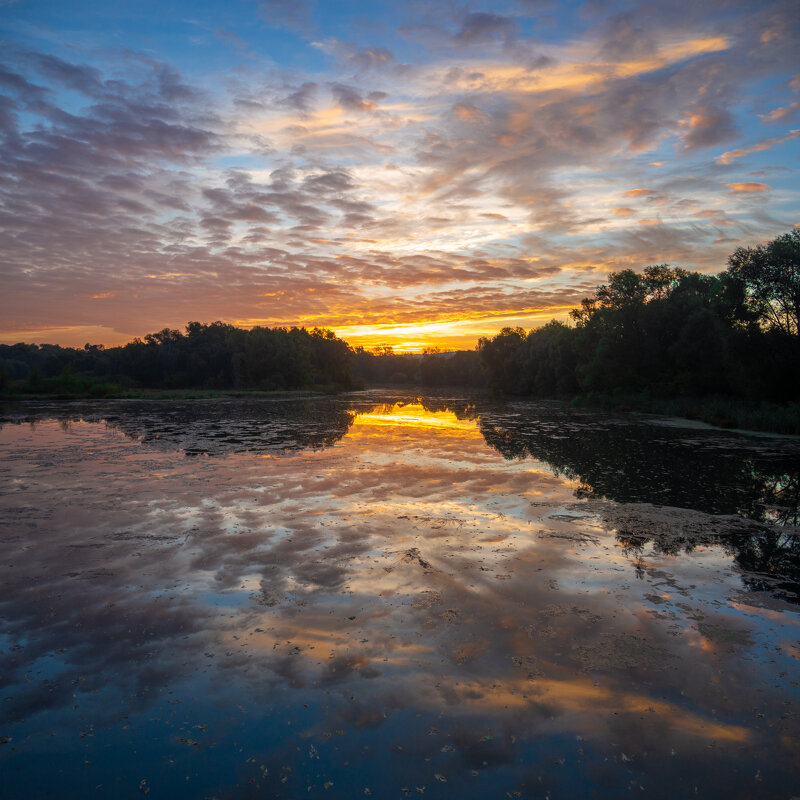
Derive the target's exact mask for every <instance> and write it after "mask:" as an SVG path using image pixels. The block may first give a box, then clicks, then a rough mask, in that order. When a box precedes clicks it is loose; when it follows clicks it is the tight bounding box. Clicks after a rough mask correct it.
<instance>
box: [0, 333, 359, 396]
mask: <svg viewBox="0 0 800 800" xmlns="http://www.w3.org/2000/svg"><path fill="white" fill-rule="evenodd" d="M351 360H352V351H351V349H350V347H349V346H348V345H347V343H346V342H344V341H343V340H342V339H339V338H337V337H336V336H335V335H334V334H333V332H332V331H329V330H323V329H319V328H315V329H313V330H311V331H309V330H306V329H305V328H262V327H255V328H252V329H250V330H247V329H243V328H237V327H235V326H233V325H228V324H225V323H223V322H213V323H211V324H208V325H206V324H202V323H200V322H190V323H189V324H188V325H187V326H186V329H185V331H179V330H172V329H169V328H164V330H161V331H159V332H157V333H151V334H148V335H147V336H145V337H144V338H143V339H139V338H136V339H134V340H133V341H132V342H129V343H128V344H126V345H123V346H120V347H107V348H104V347H102V346H101V345H90V344H87V345H86V346H85V347H84V348H82V349H79V348H69V347H59V346H58V345H35V344H15V345H0V389H4V390H5V391H6V392H7V393H8V392H10V391H14V390H16V391H21V392H33V393H48V392H49V393H61V394H89V395H93V396H98V397H102V396H106V395H111V394H116V393H118V392H119V391H120V390H125V389H131V388H150V389H259V390H266V391H270V390H283V389H311V388H315V389H334V390H335V389H348V388H352V386H353V377H352V371H351Z"/></svg>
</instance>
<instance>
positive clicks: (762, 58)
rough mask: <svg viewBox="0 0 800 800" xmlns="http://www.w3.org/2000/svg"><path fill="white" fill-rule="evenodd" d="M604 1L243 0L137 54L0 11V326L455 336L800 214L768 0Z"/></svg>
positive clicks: (791, 113)
mask: <svg viewBox="0 0 800 800" xmlns="http://www.w3.org/2000/svg"><path fill="white" fill-rule="evenodd" d="M599 8H600V7H599V6H597V7H595V6H592V5H588V4H587V5H584V6H581V7H580V8H579V9H576V10H573V11H568V12H565V16H564V18H560V17H559V15H557V14H554V12H553V9H552V8H548V7H547V6H546V5H540V4H529V3H519V4H516V5H514V6H513V7H511V6H509V7H508V8H507V9H505V10H503V9H499V10H498V9H494V10H492V11H489V10H487V9H486V8H482V7H479V6H478V5H475V4H472V5H468V6H463V7H458V8H455V7H453V6H451V5H450V4H444V3H442V4H437V3H434V4H426V5H425V7H424V8H421V7H420V6H419V5H418V4H413V3H409V4H407V5H405V6H398V5H396V4H390V5H387V6H386V7H385V8H384V7H382V6H380V5H377V6H376V8H375V12H374V14H373V15H372V16H371V17H370V18H369V19H365V18H353V19H347V18H345V17H341V18H339V17H335V16H331V15H330V14H329V13H328V12H327V11H326V10H325V9H323V8H322V7H320V8H317V7H315V6H312V5H310V4H309V5H298V4H291V6H290V5H288V4H284V3H279V2H269V3H267V2H262V3H260V4H258V5H256V4H245V5H244V8H243V9H240V10H239V12H237V13H241V14H242V15H243V16H241V17H236V18H235V19H234V23H236V24H234V25H233V26H231V27H230V29H229V27H226V25H229V22H230V20H229V19H228V18H226V19H228V22H225V23H224V24H223V21H222V20H223V15H222V14H220V15H219V18H218V19H216V18H209V19H207V20H202V19H201V20H197V19H184V20H177V19H176V20H174V21H173V22H174V23H175V25H176V28H177V30H178V31H179V33H178V34H176V36H175V37H173V39H172V40H171V41H170V42H169V43H168V44H164V45H162V46H161V47H160V48H153V47H150V46H147V47H146V46H145V44H146V42H145V38H146V37H144V35H143V34H141V33H138V34H137V33H136V32H132V33H130V34H128V35H126V36H124V37H123V39H125V42H124V46H120V43H119V42H116V43H115V44H114V46H109V42H108V41H105V40H103V37H102V35H101V34H100V33H99V32H96V31H95V32H92V31H87V33H86V34H85V35H84V36H83V37H81V42H82V43H81V44H80V45H72V44H71V42H68V39H69V37H68V36H67V34H66V32H64V33H63V34H61V33H59V32H58V28H57V25H56V21H55V20H52V21H51V22H52V27H51V28H49V29H48V30H47V32H46V33H47V35H45V33H44V32H43V30H42V28H41V27H40V28H37V29H36V30H32V28H31V26H30V25H29V24H23V22H22V20H21V19H20V20H16V21H14V20H12V22H11V23H10V25H9V28H8V30H7V31H6V32H5V37H4V42H5V44H6V46H5V47H4V48H3V53H4V57H3V62H2V64H0V91H2V94H1V95H0V137H1V138H2V156H0V158H1V159H2V161H1V162H0V259H2V261H0V264H1V265H2V266H1V267H0V268H1V269H2V276H3V283H4V291H3V293H2V295H1V296H0V320H2V330H0V339H2V340H5V341H8V340H18V339H26V338H28V339H30V338H31V337H33V338H36V337H38V338H39V339H40V340H47V339H49V340H59V341H63V342H65V343H73V344H75V343H79V342H78V341H71V340H70V333H69V331H70V330H73V331H75V332H76V333H75V336H79V337H81V338H84V337H86V336H87V335H88V336H89V338H92V337H91V335H90V334H91V332H92V331H94V332H95V333H97V337H96V338H100V339H101V340H104V341H106V342H107V343H108V342H110V341H112V340H115V341H122V340H125V339H127V338H129V337H131V336H133V335H141V334H143V333H145V332H147V331H149V330H154V329H159V328H162V327H164V326H171V327H179V326H181V325H183V324H184V323H185V322H186V321H187V320H189V319H200V320H211V319H218V318H219V319H224V320H228V321H232V322H237V323H241V324H254V323H259V324H268V325H294V324H302V325H324V326H328V327H333V328H334V329H336V328H341V329H347V330H348V331H349V332H350V335H351V336H354V337H355V338H354V341H355V340H356V339H358V340H359V341H363V342H365V343H367V344H369V343H373V342H374V341H376V340H375V339H374V337H372V334H371V333H370V332H369V331H368V330H367V329H366V328H365V329H364V330H363V331H362V333H364V336H362V337H359V336H358V333H359V330H358V326H359V325H370V326H374V325H382V326H383V328H382V333H381V336H383V337H384V339H385V340H387V341H392V340H394V341H395V343H397V342H401V341H402V339H403V337H404V336H407V334H408V326H410V325H412V324H414V323H420V324H422V323H427V324H428V325H429V326H430V324H431V323H434V324H441V325H446V326H450V327H446V328H442V331H443V333H442V335H441V337H440V339H441V341H439V343H443V344H447V343H450V344H461V345H466V346H470V345H471V344H472V343H474V339H475V337H476V335H477V334H478V333H488V332H491V330H493V329H496V328H497V327H499V325H500V324H508V323H507V322H503V320H515V321H517V322H519V323H521V324H525V325H533V324H537V323H538V321H540V320H541V319H542V318H543V317H544V318H546V317H547V316H548V314H550V313H556V314H558V313H563V310H564V308H565V307H568V306H569V305H571V304H574V303H577V302H578V301H579V300H580V298H581V297H583V296H584V295H585V294H586V293H587V292H588V291H590V290H591V287H592V286H593V285H594V283H596V282H598V281H599V280H602V279H603V277H604V274H605V272H607V271H610V270H614V269H619V268H622V267H628V266H631V267H642V266H644V265H646V264H648V263H653V262H664V261H668V262H672V263H676V264H681V265H684V266H688V267H692V268H697V269H701V270H710V271H717V270H720V269H722V268H723V267H724V266H725V258H726V255H727V254H728V253H729V252H731V250H732V249H733V248H734V247H735V246H736V245H737V244H748V243H753V242H756V241H762V240H766V239H769V238H772V237H773V236H775V235H777V234H778V233H781V232H783V231H785V230H786V229H788V228H789V227H791V226H792V225H793V224H795V223H797V222H798V221H800V213H798V207H797V191H796V188H795V187H796V185H797V160H796V155H795V154H796V139H797V118H798V113H800V100H798V91H800V77H798V74H797V72H796V61H795V58H796V56H795V54H796V52H797V46H798V44H799V43H800V42H799V41H798V40H799V39H800V31H799V30H798V28H799V27H800V26H799V25H798V19H797V13H796V10H795V9H794V7H793V4H791V3H788V2H777V3H773V4H770V5H767V6H763V5H761V4H758V5H756V4H753V5H749V4H739V5H738V6H737V7H736V10H735V13H731V10H730V9H728V8H725V7H724V4H719V8H718V7H717V5H715V4H714V3H711V4H707V5H704V7H703V8H702V9H697V8H695V7H690V6H688V5H687V8H686V9H684V11H685V13H684V12H681V13H678V11H677V10H676V9H675V6H674V4H670V6H669V7H667V6H666V5H664V6H663V7H662V6H661V5H660V4H658V3H656V4H653V3H647V4H640V5H637V6H634V7H633V8H629V9H628V10H627V11H625V12H622V11H616V10H614V9H613V8H609V7H605V6H604V7H603V8H604V9H605V10H603V11H602V12H601V11H599V10H598V9H599ZM9 11H10V12H11V14H12V15H13V13H14V7H12V8H11V9H9ZM19 14H20V16H21V15H22V11H21V10H20V11H19ZM76 24H77V22H76ZM62 25H63V22H62ZM345 29H346V31H347V32H348V38H344V37H343V36H341V35H340V31H342V30H345ZM266 49H269V50H270V52H274V53H275V55H274V56H272V57H267V56H266V55H265V54H264V50H266ZM201 51H202V53H204V54H205V53H208V57H207V59H206V60H207V61H208V64H209V65H208V66H205V65H202V64H198V58H197V55H198V53H199V52H201ZM459 320H463V321H464V322H463V325H462V327H461V329H460V330H461V332H460V333H459V332H458V328H457V323H458V321H459ZM393 325H404V326H407V327H406V328H404V329H402V330H398V331H397V332H396V333H397V335H396V336H394V335H393V334H392V326H393ZM454 325H456V327H453V326H454ZM429 330H430V328H429ZM110 331H113V333H109V332H110ZM34 332H38V333H37V334H36V335H35V336H34ZM48 334H50V335H48ZM371 337H372V338H371ZM448 337H449V338H448ZM434 338H435V337H434Z"/></svg>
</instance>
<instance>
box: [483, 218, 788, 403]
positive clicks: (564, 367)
mask: <svg viewBox="0 0 800 800" xmlns="http://www.w3.org/2000/svg"><path fill="white" fill-rule="evenodd" d="M478 354H479V358H480V361H481V365H482V368H483V371H484V375H485V378H486V382H487V384H488V385H489V386H490V387H492V388H493V389H495V390H497V391H500V392H504V393H508V394H515V395H534V396H540V397H572V396H576V395H578V396H586V397H590V398H591V397H592V396H594V397H630V398H637V397H638V398H641V399H648V398H651V399H652V398H671V397H684V398H686V397H694V398H704V397H706V398H707V397H712V396H714V397H727V398H734V399H740V400H744V401H752V402H755V401H769V402H773V403H779V404H787V403H791V402H792V401H794V402H796V401H798V400H800V231H798V230H794V231H792V232H791V233H787V234H785V235H783V236H779V237H778V238H777V239H775V240H773V241H771V242H769V243H768V244H763V245H759V246H757V247H752V248H739V249H737V250H736V251H735V252H734V253H733V254H732V255H731V256H730V258H729V259H728V267H727V269H726V270H724V271H723V272H721V273H720V274H718V275H703V274H700V273H697V272H689V271H687V270H684V269H680V268H675V267H670V266H668V265H666V264H658V265H655V266H649V267H647V268H645V269H644V270H643V272H641V273H636V272H634V271H633V270H630V269H628V270H623V271H621V272H616V273H613V274H611V275H610V276H609V279H608V282H607V283H605V284H603V285H601V286H599V287H598V288H597V289H596V290H595V294H594V297H590V298H586V299H585V300H583V301H582V302H581V305H580V307H579V308H576V309H574V310H573V311H572V312H571V324H564V323H561V322H557V321H552V322H550V323H548V324H547V325H545V326H543V327H541V328H537V329H535V330H532V331H528V332H526V331H525V330H523V329H522V328H504V329H503V330H502V331H500V333H498V334H497V336H495V337H493V338H491V339H488V338H487V339H481V340H480V342H479V344H478Z"/></svg>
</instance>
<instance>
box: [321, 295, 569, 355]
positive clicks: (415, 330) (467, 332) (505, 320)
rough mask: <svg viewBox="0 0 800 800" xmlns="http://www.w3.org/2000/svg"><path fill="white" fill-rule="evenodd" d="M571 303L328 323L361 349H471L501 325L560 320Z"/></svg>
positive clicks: (535, 325)
mask: <svg viewBox="0 0 800 800" xmlns="http://www.w3.org/2000/svg"><path fill="white" fill-rule="evenodd" d="M573 307H574V306H573V305H563V306H550V307H548V308H542V309H537V310H530V311H525V312H523V313H521V314H512V315H508V316H502V317H484V318H476V319H457V320H436V321H431V322H410V323H392V322H387V323H385V324H371V325H366V324H365V325H343V326H339V325H332V326H330V327H331V330H333V332H334V333H335V334H336V335H337V336H338V337H339V338H341V339H344V340H345V341H346V342H348V343H349V344H350V345H352V346H353V347H363V348H364V349H365V350H369V349H372V348H376V347H383V346H391V347H392V349H393V350H394V352H396V353H422V352H424V350H425V349H426V348H431V347H437V348H439V349H441V350H472V349H474V348H475V347H476V346H477V344H478V339H480V338H481V337H489V338H491V337H492V336H495V335H497V334H498V333H499V332H500V330H501V328H506V327H520V328H538V327H540V326H541V325H542V324H544V323H546V322H549V321H550V320H551V319H556V320H560V321H564V320H566V319H567V316H568V314H569V311H570V310H571V309H572V308H573Z"/></svg>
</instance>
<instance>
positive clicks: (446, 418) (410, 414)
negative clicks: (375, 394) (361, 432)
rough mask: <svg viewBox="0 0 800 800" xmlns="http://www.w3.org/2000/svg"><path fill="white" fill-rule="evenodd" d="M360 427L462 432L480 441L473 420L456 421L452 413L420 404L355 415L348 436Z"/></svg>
mask: <svg viewBox="0 0 800 800" xmlns="http://www.w3.org/2000/svg"><path fill="white" fill-rule="evenodd" d="M361 427H380V428H388V429H391V428H419V429H420V430H422V431H424V430H426V429H429V428H430V429H434V430H446V431H447V432H448V433H452V432H456V431H458V432H464V433H467V434H472V438H475V439H480V438H481V435H480V431H479V430H478V425H477V423H476V422H475V420H473V419H458V417H457V416H456V415H455V414H454V413H453V412H452V411H428V410H426V409H425V407H424V406H423V405H422V403H419V402H416V403H394V404H393V405H384V406H379V407H378V408H376V409H374V410H372V411H369V412H366V413H362V414H356V416H355V420H354V421H353V427H352V428H351V429H350V434H351V435H352V434H353V433H357V432H358V429H359V428H361Z"/></svg>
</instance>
